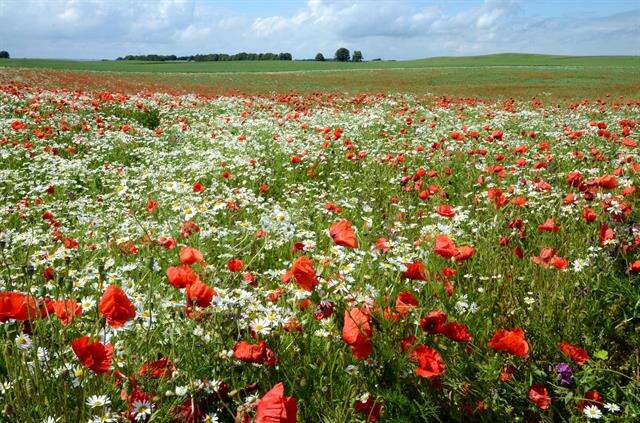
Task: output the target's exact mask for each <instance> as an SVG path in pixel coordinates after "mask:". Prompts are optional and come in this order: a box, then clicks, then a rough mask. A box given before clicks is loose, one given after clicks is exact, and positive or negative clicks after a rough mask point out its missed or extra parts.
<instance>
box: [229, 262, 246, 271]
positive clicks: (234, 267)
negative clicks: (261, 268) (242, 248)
mask: <svg viewBox="0 0 640 423" xmlns="http://www.w3.org/2000/svg"><path fill="white" fill-rule="evenodd" d="M243 267H244V262H243V261H242V260H240V259H231V260H229V261H228V262H227V269H229V271H231V272H239V271H241V270H242V268H243Z"/></svg>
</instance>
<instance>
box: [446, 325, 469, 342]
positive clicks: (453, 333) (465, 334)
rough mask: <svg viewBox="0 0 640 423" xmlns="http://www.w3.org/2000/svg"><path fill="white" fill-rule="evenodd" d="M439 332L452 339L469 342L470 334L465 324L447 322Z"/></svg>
mask: <svg viewBox="0 0 640 423" xmlns="http://www.w3.org/2000/svg"><path fill="white" fill-rule="evenodd" d="M441 333H442V334H443V335H444V336H446V337H447V338H449V339H451V340H452V341H456V342H471V334H470V333H469V328H467V325H465V324H462V323H458V322H449V323H447V324H446V325H444V326H443V327H442V329H441Z"/></svg>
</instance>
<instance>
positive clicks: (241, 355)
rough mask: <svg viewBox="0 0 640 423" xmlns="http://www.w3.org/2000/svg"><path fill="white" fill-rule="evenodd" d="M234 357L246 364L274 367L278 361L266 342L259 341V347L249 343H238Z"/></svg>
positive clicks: (234, 349) (234, 350) (234, 348)
mask: <svg viewBox="0 0 640 423" xmlns="http://www.w3.org/2000/svg"><path fill="white" fill-rule="evenodd" d="M233 356H234V357H235V358H236V359H237V360H240V361H244V362H245V363H259V364H266V365H267V366H273V365H274V364H276V361H277V360H276V356H275V354H274V353H273V351H271V349H269V348H267V344H266V343H265V342H264V341H259V342H258V344H257V345H256V344H250V343H249V342H247V341H238V342H237V343H236V345H235V346H234V347H233Z"/></svg>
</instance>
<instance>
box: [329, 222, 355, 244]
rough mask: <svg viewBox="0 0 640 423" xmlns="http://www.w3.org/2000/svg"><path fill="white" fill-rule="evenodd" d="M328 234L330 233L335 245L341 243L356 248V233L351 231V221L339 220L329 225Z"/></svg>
mask: <svg viewBox="0 0 640 423" xmlns="http://www.w3.org/2000/svg"><path fill="white" fill-rule="evenodd" d="M329 235H331V238H332V239H333V242H335V243H336V245H341V246H343V247H347V248H358V240H357V239H356V233H355V232H354V231H353V227H352V226H351V222H349V221H348V220H347V219H342V220H339V221H337V222H336V223H334V224H333V225H331V227H330V228H329Z"/></svg>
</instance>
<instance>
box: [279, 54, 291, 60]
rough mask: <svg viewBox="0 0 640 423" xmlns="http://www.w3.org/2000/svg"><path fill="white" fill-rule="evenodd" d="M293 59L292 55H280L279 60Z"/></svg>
mask: <svg viewBox="0 0 640 423" xmlns="http://www.w3.org/2000/svg"><path fill="white" fill-rule="evenodd" d="M291 59H293V57H291V53H280V54H279V55H278V60H291Z"/></svg>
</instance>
